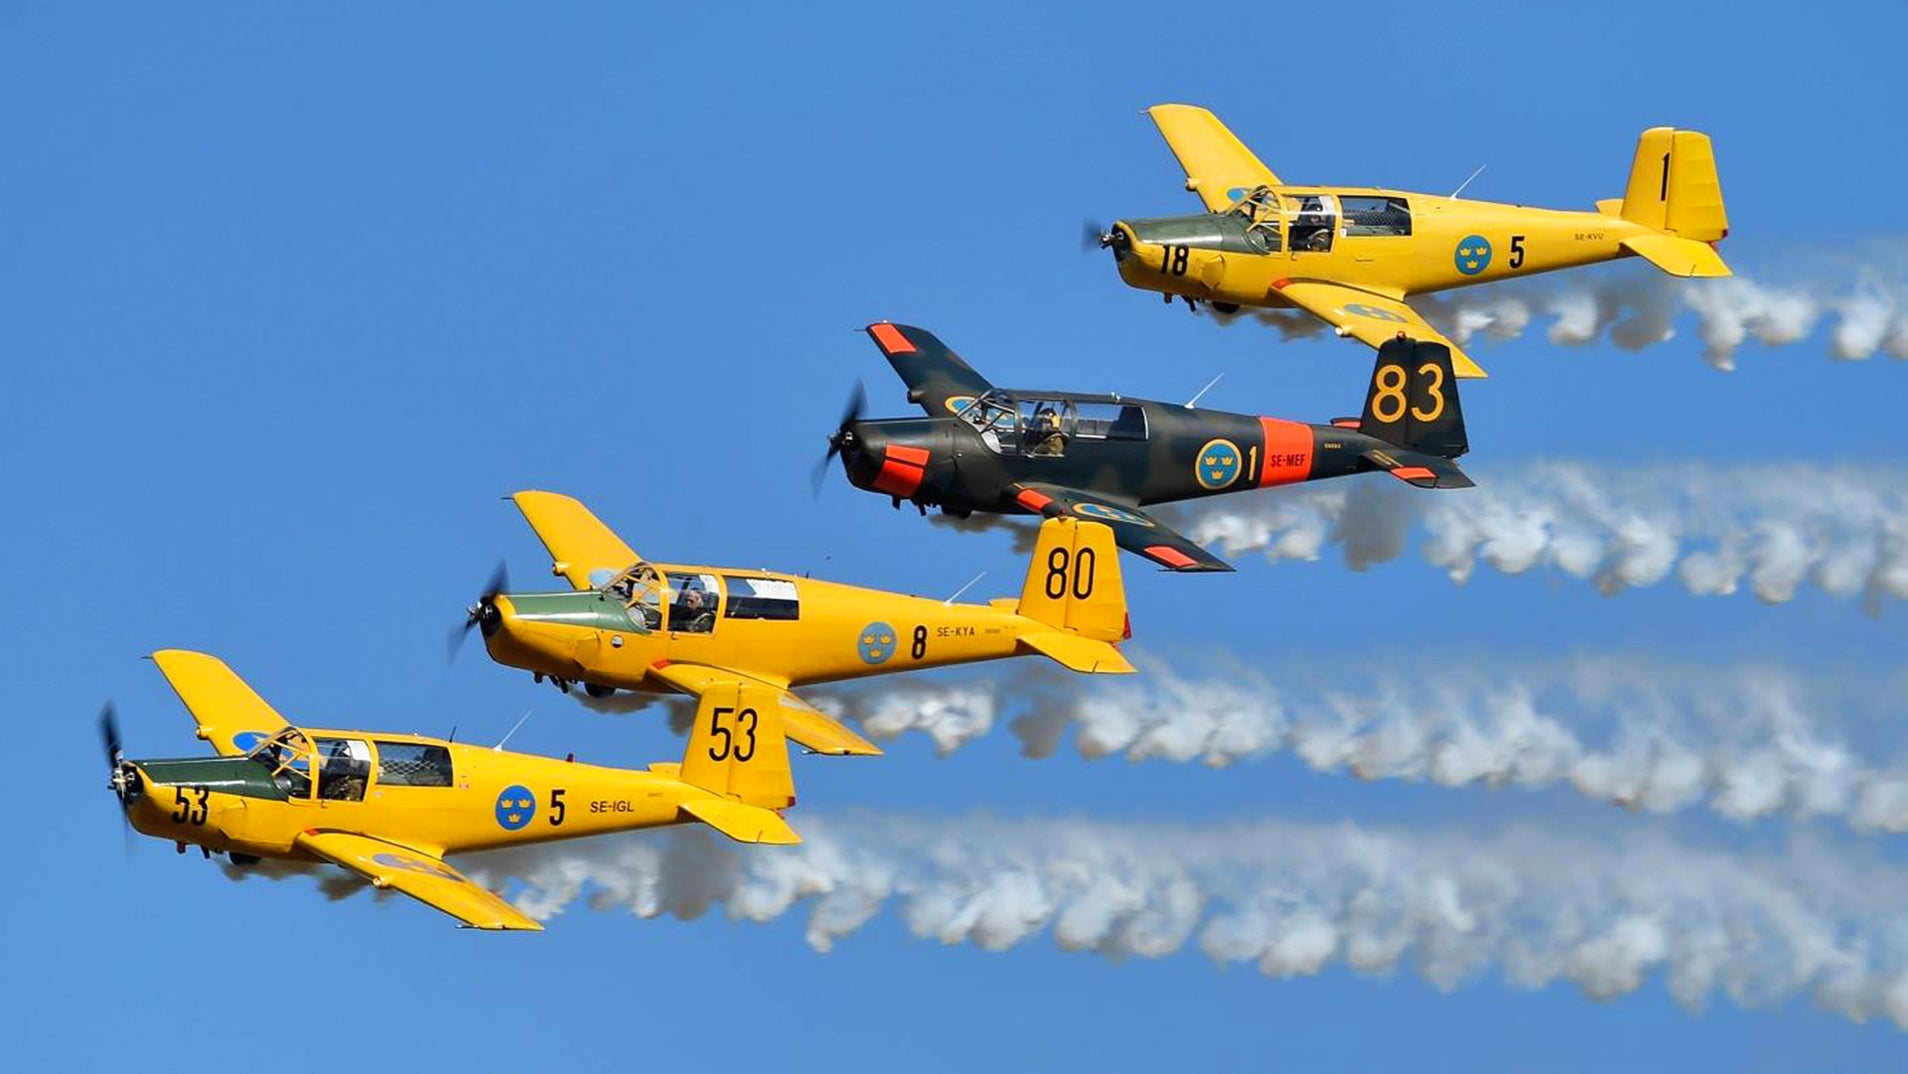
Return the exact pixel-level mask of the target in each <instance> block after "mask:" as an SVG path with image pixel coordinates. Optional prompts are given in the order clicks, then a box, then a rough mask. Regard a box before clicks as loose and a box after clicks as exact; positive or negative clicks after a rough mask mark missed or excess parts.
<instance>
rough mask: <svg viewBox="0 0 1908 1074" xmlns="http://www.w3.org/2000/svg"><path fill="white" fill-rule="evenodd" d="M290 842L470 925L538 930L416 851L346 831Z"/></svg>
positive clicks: (488, 894) (312, 834) (307, 834)
mask: <svg viewBox="0 0 1908 1074" xmlns="http://www.w3.org/2000/svg"><path fill="white" fill-rule="evenodd" d="M294 842H295V843H296V845H298V846H301V847H304V848H305V849H306V850H308V851H310V852H311V853H313V854H316V855H318V856H319V857H321V858H323V859H325V860H326V861H328V862H331V863H332V864H333V865H337V866H341V867H343V868H346V869H349V870H351V871H352V872H354V873H358V874H360V875H361V876H364V877H365V878H367V879H369V880H370V881H371V883H372V884H373V885H374V886H376V887H379V888H395V889H396V890H398V891H402V892H403V893H404V894H406V895H409V896H410V897H411V898H413V899H416V900H417V901H419V902H421V903H424V904H425V905H427V906H434V907H436V908H437V909H439V910H442V911H444V912H445V913H447V914H449V915H450V916H452V917H454V918H456V919H457V920H459V921H462V922H463V923H464V924H465V925H467V926H469V927H470V928H473V929H521V930H525V931H529V932H542V931H543V926H542V925H540V924H538V923H537V922H536V921H533V920H531V919H530V918H528V917H525V916H524V915H523V912H522V911H520V910H518V909H517V908H516V907H514V906H512V905H510V904H509V903H507V902H505V901H503V899H501V898H499V897H498V896H497V895H496V894H495V893H494V892H490V891H486V890H484V889H483V888H481V887H478V886H477V885H476V884H473V883H471V882H470V881H469V880H468V879H466V878H465V877H464V875H463V874H462V873H460V872H458V871H457V870H455V869H453V868H451V867H450V866H448V865H445V864H444V863H443V862H442V861H440V860H439V859H437V858H435V857H432V856H431V855H429V854H426V853H423V852H422V851H417V850H412V849H411V848H409V847H404V846H399V845H398V844H396V843H387V842H385V841H384V840H382V839H373V838H371V837H370V836H368V835H354V834H352V833H350V832H303V833H301V834H300V835H299V836H298V838H297V839H296V840H294Z"/></svg>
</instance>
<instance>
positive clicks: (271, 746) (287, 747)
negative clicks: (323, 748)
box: [245, 726, 318, 802]
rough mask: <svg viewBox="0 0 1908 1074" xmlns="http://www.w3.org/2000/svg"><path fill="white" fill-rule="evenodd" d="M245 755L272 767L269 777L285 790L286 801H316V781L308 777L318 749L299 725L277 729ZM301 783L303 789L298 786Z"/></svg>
mask: <svg viewBox="0 0 1908 1074" xmlns="http://www.w3.org/2000/svg"><path fill="white" fill-rule="evenodd" d="M245 756H246V757H247V758H249V759H251V760H254V761H257V762H259V763H260V764H262V765H265V766H266V767H267V768H270V769H271V771H272V780H273V781H274V782H275V783H277V784H278V785H279V788H280V789H281V790H283V791H284V792H285V797H286V798H287V799H288V800H290V801H294V802H310V801H315V800H316V799H315V797H314V794H315V790H316V786H317V784H316V781H314V780H313V779H312V778H311V777H312V773H313V771H314V770H315V769H316V761H317V758H318V748H317V746H316V745H314V744H313V742H312V738H311V736H310V735H309V734H306V733H305V731H304V730H302V729H301V728H297V727H291V726H286V727H283V728H280V729H279V731H278V733H277V734H275V735H273V736H272V737H270V738H268V739H266V740H265V741H263V742H260V743H259V744H258V745H257V746H254V747H252V752H250V753H248V754H246V755H245ZM301 761H302V762H303V765H302V767H301V765H300V763H299V762H301ZM301 782H302V784H303V787H302V788H301V787H300V786H299V784H300V783H301Z"/></svg>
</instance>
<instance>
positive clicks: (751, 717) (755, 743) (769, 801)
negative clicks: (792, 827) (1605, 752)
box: [680, 679, 795, 809]
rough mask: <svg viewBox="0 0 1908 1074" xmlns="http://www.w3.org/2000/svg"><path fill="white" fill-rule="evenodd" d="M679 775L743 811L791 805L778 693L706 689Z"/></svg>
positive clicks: (727, 684) (719, 686)
mask: <svg viewBox="0 0 1908 1074" xmlns="http://www.w3.org/2000/svg"><path fill="white" fill-rule="evenodd" d="M680 775H681V778H682V781H683V782H684V783H687V784H689V785H690V786H692V787H700V788H702V789H703V790H705V791H709V792H710V793H712V794H719V795H721V796H722V797H724V798H732V799H734V800H736V801H738V802H742V803H744V804H746V805H752V806H762V807H765V808H768V809H782V808H784V807H786V806H790V805H794V804H795V777H794V774H793V773H792V772H790V770H789V764H788V739H787V737H786V736H785V735H784V734H783V732H782V707H781V701H780V696H779V693H778V691H776V690H773V689H770V688H769V687H767V686H762V685H760V684H757V683H743V682H736V681H735V680H732V679H731V680H727V681H723V682H716V683H712V684H710V686H709V688H708V689H707V690H704V691H703V693H702V697H701V699H700V701H699V702H698V703H697V705H696V722H695V726H694V727H692V728H690V730H689V748H688V750H687V751H685V752H684V753H683V755H682V770H681V773H680Z"/></svg>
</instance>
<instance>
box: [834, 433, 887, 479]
mask: <svg viewBox="0 0 1908 1074" xmlns="http://www.w3.org/2000/svg"><path fill="white" fill-rule="evenodd" d="M839 444H840V447H841V468H842V471H843V472H844V473H846V474H847V475H848V480H849V481H850V482H851V483H852V484H853V485H854V486H855V487H856V488H864V489H865V488H872V487H874V481H875V477H876V475H877V474H879V473H880V472H881V460H882V458H883V456H885V455H886V454H887V451H888V437H887V435H886V434H885V433H881V432H879V431H877V430H873V429H868V428H866V427H862V426H859V425H856V426H851V427H849V428H848V429H847V430H846V431H845V432H844V434H843V436H842V437H841V439H840V441H839Z"/></svg>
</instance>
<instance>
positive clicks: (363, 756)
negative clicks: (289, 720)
mask: <svg viewBox="0 0 1908 1074" xmlns="http://www.w3.org/2000/svg"><path fill="white" fill-rule="evenodd" d="M372 747H373V742H372V740H371V739H367V738H360V737H357V736H355V735H339V734H335V733H333V734H326V733H323V732H320V733H319V734H318V736H317V737H315V738H314V737H313V736H311V735H310V734H307V733H306V732H305V731H303V730H300V729H299V728H296V727H286V728H283V729H281V730H280V731H279V732H278V733H277V734H275V735H273V736H272V737H270V738H268V739H266V740H264V741H263V742H260V743H259V744H258V745H257V746H255V747H253V749H252V752H250V753H248V754H246V756H247V757H248V758H250V759H251V760H253V761H256V762H258V763H259V764H262V765H264V766H265V767H266V768H268V769H270V770H271V773H272V781H273V782H274V783H276V784H277V785H278V789H279V790H280V791H282V792H284V794H285V796H286V797H287V798H294V799H308V798H311V797H313V791H314V790H315V791H316V797H318V798H321V799H324V800H327V801H334V802H360V801H363V800H364V795H365V790H366V788H367V787H368V786H369V785H370V783H371V782H372V769H373V765H374V762H375V766H376V779H377V783H378V785H379V786H380V787H448V786H450V785H451V783H452V778H451V777H452V772H451V764H452V762H451V751H450V749H449V748H448V747H446V746H444V745H441V744H439V743H435V742H429V741H422V742H420V741H417V740H408V741H405V740H395V739H393V740H386V739H383V738H379V739H377V740H376V750H377V752H376V754H375V755H374V754H373V753H372ZM314 772H315V773H316V774H317V777H318V778H317V782H316V784H315V785H314V783H313V781H312V775H313V773H314Z"/></svg>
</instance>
